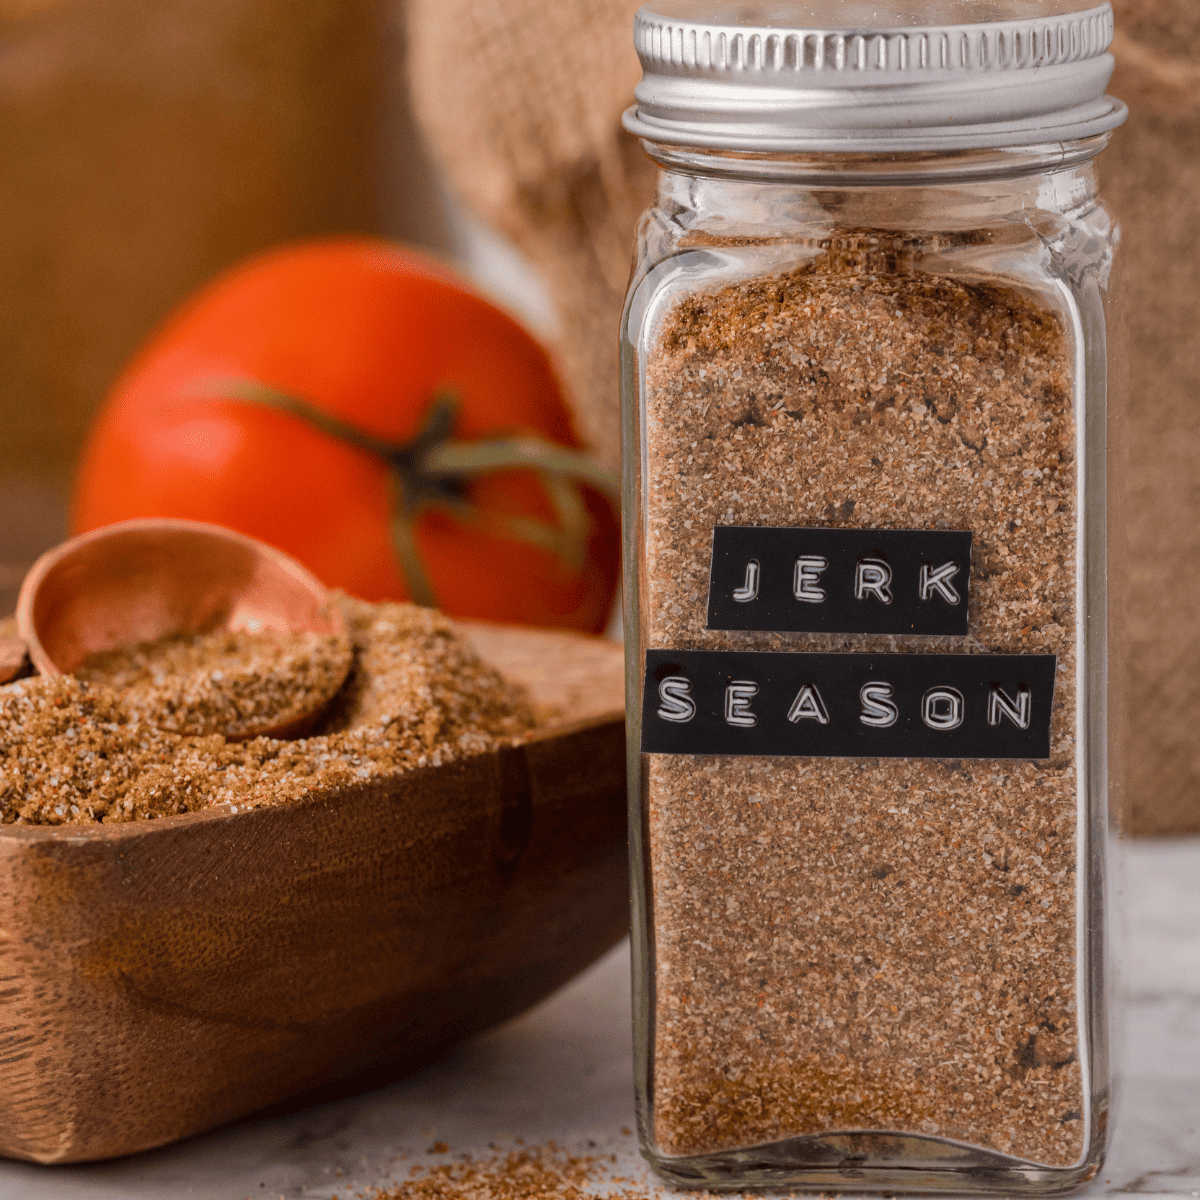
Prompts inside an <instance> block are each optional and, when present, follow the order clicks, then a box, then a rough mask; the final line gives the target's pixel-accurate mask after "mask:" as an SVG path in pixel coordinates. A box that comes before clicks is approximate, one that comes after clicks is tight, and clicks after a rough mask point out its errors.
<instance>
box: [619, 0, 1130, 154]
mask: <svg viewBox="0 0 1200 1200" xmlns="http://www.w3.org/2000/svg"><path fill="white" fill-rule="evenodd" d="M1008 2H1009V4H1010V6H1014V5H1015V6H1016V8H1017V10H1018V11H1021V10H1022V9H1024V10H1027V9H1028V8H1029V7H1031V6H1030V4H1029V3H1028V0H1008ZM830 7H831V5H830V4H829V3H828V0H826V2H825V3H823V4H821V3H818V4H817V5H816V6H815V7H814V5H813V4H812V3H811V0H810V3H808V4H798V3H791V4H787V3H775V4H768V5H763V4H749V3H737V2H734V3H719V2H717V3H714V0H707V2H705V0H659V3H657V4H654V5H648V6H646V7H644V8H642V9H641V10H640V11H639V12H638V14H637V18H636V20H635V22H634V40H635V44H636V47H637V52H638V57H639V58H640V59H641V62H642V72H643V75H642V82H641V83H640V84H639V85H638V87H637V91H636V93H635V95H636V99H637V103H636V104H635V105H634V106H633V107H632V108H631V109H629V111H628V112H626V114H625V128H626V129H628V130H629V131H630V132H631V133H634V134H636V135H637V136H638V137H641V138H645V139H646V140H648V141H651V142H659V143H665V144H668V145H678V146H694V147H700V148H710V149H718V150H719V149H725V150H732V151H763V152H773V151H775V152H778V151H821V150H828V151H835V152H854V151H863V152H869V151H880V152H897V151H898V152H903V151H926V150H970V149H998V148H1003V147H1010V146H1022V145H1033V144H1038V143H1046V142H1064V141H1072V140H1075V139H1079V138H1087V137H1091V136H1093V135H1096V134H1101V133H1106V132H1108V131H1109V130H1112V129H1115V128H1116V127H1117V126H1118V125H1119V124H1120V123H1121V122H1122V121H1123V120H1124V119H1125V116H1126V108H1125V106H1124V105H1123V104H1122V103H1121V102H1120V101H1119V100H1116V99H1114V98H1113V97H1111V96H1106V95H1105V94H1104V90H1105V88H1106V87H1107V86H1108V81H1109V78H1110V77H1111V75H1112V71H1113V65H1114V63H1113V56H1112V54H1110V53H1109V50H1108V48H1109V45H1110V43H1111V42H1112V36H1113V16H1112V7H1111V5H1110V4H1108V3H1105V4H1101V5H1098V6H1097V7H1095V8H1089V9H1087V10H1085V11H1080V12H1061V11H1060V12H1059V13H1058V15H1054V16H1032V17H1031V16H1024V17H1017V18H1016V19H1008V20H978V21H971V22H970V23H965V24H921V23H918V22H919V20H920V19H921V18H920V16H919V15H917V16H914V14H912V13H906V12H905V11H904V9H902V8H899V7H897V8H891V9H885V6H884V5H882V4H880V5H876V4H875V3H873V2H871V0H850V3H846V2H845V0H842V2H841V3H839V4H837V5H833V6H832V8H833V10H834V11H835V12H837V13H838V15H839V16H842V17H843V18H846V17H848V18H850V19H851V20H853V19H854V18H856V17H867V16H874V17H876V18H877V19H878V23H867V22H864V23H863V24H853V25H851V24H849V22H847V24H845V25H839V26H830V25H828V24H825V23H822V24H820V25H819V26H815V27H814V26H812V25H808V24H806V23H804V21H805V18H810V19H811V18H812V17H813V16H814V15H816V14H819V13H821V12H822V11H828V10H829V9H830ZM1062 7H1063V5H1062V0H1057V3H1055V2H1054V0H1041V3H1040V11H1042V12H1043V13H1044V12H1045V11H1046V10H1047V9H1050V10H1051V11H1054V10H1055V9H1061V8H1062ZM881 9H884V10H885V12H886V13H887V15H881ZM964 10H965V12H966V15H974V14H975V13H977V12H981V11H982V12H996V11H997V4H996V2H995V0H992V2H991V3H984V0H942V3H941V4H940V6H939V5H938V4H931V5H927V6H926V7H925V14H926V15H928V14H929V13H930V12H932V13H933V14H934V15H935V16H936V15H937V14H938V13H939V12H940V13H952V14H955V15H957V14H962V13H963V12H964ZM1000 11H1002V12H1003V11H1004V10H1003V9H1001V10H1000ZM1009 11H1010V12H1011V11H1012V9H1011V7H1010V9H1009ZM680 14H686V15H680ZM704 15H707V16H709V17H711V18H714V19H712V20H701V19H697V18H698V17H700V16H704ZM896 17H899V18H900V21H904V22H905V23H899V22H897V23H894V24H893V23H891V20H894V19H895V18H896Z"/></svg>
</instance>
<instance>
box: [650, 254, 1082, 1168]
mask: <svg viewBox="0 0 1200 1200" xmlns="http://www.w3.org/2000/svg"><path fill="white" fill-rule="evenodd" d="M868 240H869V239H864V244H865V243H866V242H867V241H868ZM881 268H882V269H881ZM656 338H657V340H656V341H655V343H654V347H653V349H652V351H651V352H650V353H649V354H648V355H647V360H646V363H645V396H646V406H647V412H646V428H647V433H646V440H647V456H646V471H647V475H648V478H647V486H648V498H647V527H646V551H645V554H646V567H645V578H644V581H643V582H644V587H645V590H646V595H647V600H646V606H647V614H648V616H647V619H646V624H645V628H644V634H645V637H646V644H647V645H648V646H649V647H651V648H655V647H661V648H668V647H673V648H679V649H759V650H767V649H788V650H808V651H886V652H901V651H903V652H908V653H921V652H941V653H946V652H961V653H972V652H975V653H978V652H984V651H990V652H1006V653H1017V652H1019V653H1038V652H1041V653H1053V654H1056V655H1057V656H1058V682H1057V686H1056V692H1055V700H1054V713H1053V723H1052V749H1051V757H1050V759H1049V760H1048V761H1036V762H1033V761H1024V762H1021V761H999V760H990V761H984V760H964V761H943V760H928V759H926V760H906V759H833V758H830V759H819V758H807V759H806V758H790V759H789V758H734V757H715V756H703V755H698V756H668V755H650V756H648V759H649V761H648V764H647V771H648V783H647V792H646V795H647V806H648V853H649V863H650V874H651V878H652V898H651V916H650V920H651V925H652V930H653V953H654V969H655V983H656V991H655V1000H654V1004H655V1007H654V1025H653V1044H652V1090H653V1135H654V1139H655V1141H656V1143H657V1146H658V1149H659V1150H660V1152H662V1153H663V1154H666V1155H672V1156H674V1155H698V1154H705V1153H709V1152H715V1151H718V1150H722V1149H727V1148H732V1147H738V1146H752V1145H756V1144H761V1143H769V1142H774V1141H778V1140H781V1139H784V1138H788V1137H792V1136H798V1135H806V1134H821V1133H826V1132H832V1131H837V1130H881V1131H884V1130H888V1131H907V1132H913V1133H918V1134H921V1133H923V1134H930V1135H935V1136H939V1137H944V1138H950V1139H954V1140H956V1141H961V1142H966V1143H969V1144H972V1145H975V1146H979V1147H984V1148H989V1149H992V1150H996V1151H1000V1152H1002V1153H1005V1154H1010V1155H1014V1156H1017V1157H1019V1158H1022V1159H1028V1160H1034V1161H1037V1162H1041V1163H1045V1164H1050V1165H1055V1166H1065V1165H1069V1164H1071V1163H1073V1162H1075V1161H1077V1160H1078V1158H1079V1157H1080V1155H1081V1152H1082V1150H1083V1121H1082V1120H1081V1113H1082V1111H1083V1107H1084V1103H1083V1090H1082V1079H1081V1073H1080V1067H1079V1063H1078V1061H1077V1029H1076V1024H1077V1021H1076V974H1075V972H1076V956H1075V939H1076V912H1075V907H1076V891H1075V866H1076V863H1075V858H1076V842H1075V831H1076V808H1077V803H1078V801H1077V797H1076V775H1075V758H1074V756H1075V741H1074V731H1075V703H1074V694H1073V689H1074V686H1075V685H1074V680H1075V644H1074V633H1073V631H1074V628H1075V622H1076V612H1075V605H1076V599H1075V587H1076V571H1075V553H1076V545H1075V543H1076V538H1075V522H1076V511H1075V500H1074V495H1075V487H1076V480H1075V452H1074V444H1075V435H1076V433H1075V425H1074V419H1073V412H1072V404H1073V389H1072V378H1071V363H1072V353H1073V351H1072V346H1071V344H1070V341H1069V339H1068V338H1067V336H1066V335H1065V333H1064V327H1063V324H1062V323H1061V321H1060V319H1059V317H1058V316H1056V315H1055V314H1054V313H1052V312H1051V311H1049V310H1048V309H1047V308H1045V307H1043V305H1042V304H1041V303H1040V302H1038V301H1036V300H1034V299H1032V298H1030V297H1028V296H1026V295H1025V294H1023V293H1021V292H1019V291H1017V290H1015V289H1012V288H1009V287H1007V286H1004V285H998V284H996V283H982V282H969V281H966V280H963V279H959V278H948V277H940V276H935V275H932V274H926V273H922V272H921V271H919V270H916V269H913V268H912V267H911V266H909V267H905V266H904V264H903V263H898V262H896V261H894V260H893V261H892V262H890V263H883V262H881V261H880V260H879V259H878V258H874V257H872V256H870V255H867V254H865V253H864V254H859V253H857V252H856V251H855V247H854V239H853V238H852V237H847V238H846V239H843V242H842V249H840V250H839V251H838V252H836V253H834V252H828V253H825V254H822V255H821V256H819V257H817V258H816V259H814V260H811V261H810V262H808V263H807V264H805V265H804V266H802V267H799V268H797V269H794V270H791V271H790V272H787V273H782V274H780V275H777V276H773V277H769V278H761V277H760V278H756V279H751V280H749V281H746V282H741V283H736V284H733V285H730V286H726V287H724V288H722V289H720V290H714V291H712V292H710V293H703V294H692V295H691V296H689V297H687V298H685V299H683V300H681V301H678V302H677V303H676V304H675V306H674V307H673V308H672V309H670V310H669V311H667V312H666V314H665V315H664V317H663V318H662V321H661V324H660V325H659V326H658V329H657V333H656ZM717 524H744V525H787V526H794V527H802V526H827V527H869V528H882V529H887V528H892V529H898V528H914V529H934V528H952V529H969V530H971V531H972V532H973V534H974V551H973V553H974V558H973V564H972V582H971V589H972V591H971V602H970V625H969V636H968V637H967V638H965V639H955V638H943V637H933V638H931V637H922V638H915V637H884V636H864V635H853V636H851V635H812V634H794V633H793V634H770V633H727V632H718V631H708V630H706V629H705V620H706V601H707V586H708V573H709V566H710V563H709V559H710V552H711V541H712V531H713V527H714V526H715V525H717Z"/></svg>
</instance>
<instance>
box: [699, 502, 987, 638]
mask: <svg viewBox="0 0 1200 1200" xmlns="http://www.w3.org/2000/svg"><path fill="white" fill-rule="evenodd" d="M970 574H971V534H970V533H969V532H966V531H962V530H956V529H955V530H943V529H776V528H770V527H759V526H747V525H718V526H717V527H716V528H715V529H714V530H713V552H712V572H711V574H710V576H709V588H708V628H709V629H736V630H745V629H761V630H770V631H792V632H797V633H918V634H943V635H950V636H952V637H964V636H965V635H966V632H967V599H968V590H969V583H970Z"/></svg>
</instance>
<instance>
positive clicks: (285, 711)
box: [72, 629, 353, 740]
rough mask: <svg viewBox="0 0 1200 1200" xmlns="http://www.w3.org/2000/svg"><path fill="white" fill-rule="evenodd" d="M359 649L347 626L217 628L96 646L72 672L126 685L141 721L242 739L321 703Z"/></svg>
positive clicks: (126, 697) (131, 708) (124, 692)
mask: <svg viewBox="0 0 1200 1200" xmlns="http://www.w3.org/2000/svg"><path fill="white" fill-rule="evenodd" d="M352 653H353V651H352V649H351V646H350V640H349V639H348V638H347V637H344V636H342V635H340V634H327V633H313V632H310V631H300V632H291V631H282V630H262V631H260V632H252V631H250V630H246V629H237V630H232V629H218V630H213V631H211V632H207V633H177V634H170V635H168V636H167V637H162V638H158V639H157V640H155V641H152V642H138V643H137V644H136V645H133V646H120V647H117V648H116V649H113V650H102V651H99V652H97V653H94V654H89V655H88V656H87V658H85V659H84V660H83V662H82V663H80V664H79V666H77V667H76V668H75V670H74V671H73V672H72V674H73V675H74V676H75V678H76V679H79V680H82V681H83V682H85V683H98V684H103V685H105V686H106V687H110V688H113V689H114V690H116V691H117V692H119V693H120V694H121V697H122V702H123V706H124V708H125V710H126V711H127V712H128V713H129V714H130V715H131V716H133V717H136V718H137V719H138V720H139V721H146V722H148V723H150V724H153V725H157V726H158V728H159V729H163V730H166V731H168V732H170V733H183V734H188V735H190V736H192V737H204V736H205V735H207V734H212V733H221V734H224V735H225V736H226V737H228V738H232V739H234V740H237V739H239V738H242V737H245V736H247V735H248V734H252V733H253V732H255V731H260V730H266V729H270V728H273V727H275V726H279V725H282V724H284V723H285V722H287V721H291V720H295V719H296V718H298V717H301V716H303V715H304V714H305V713H308V712H312V711H313V710H314V709H317V708H319V707H320V705H321V704H322V702H323V701H324V700H326V699H327V698H328V697H329V696H330V695H331V694H332V693H333V692H335V691H336V690H337V688H338V685H339V684H340V683H341V681H342V680H343V679H345V677H346V672H347V671H348V670H349V667H350V659H351V655H352Z"/></svg>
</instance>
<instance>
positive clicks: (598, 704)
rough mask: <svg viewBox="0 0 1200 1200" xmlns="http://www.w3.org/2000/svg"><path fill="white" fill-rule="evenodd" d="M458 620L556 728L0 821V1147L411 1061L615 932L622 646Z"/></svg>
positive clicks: (84, 1133) (125, 1127)
mask: <svg viewBox="0 0 1200 1200" xmlns="http://www.w3.org/2000/svg"><path fill="white" fill-rule="evenodd" d="M464 629H466V630H467V632H468V633H469V636H470V637H471V638H472V640H474V641H475V643H476V645H477V647H478V648H479V650H480V652H481V653H482V654H483V656H484V657H485V658H487V659H488V660H489V661H491V662H493V663H494V664H495V665H496V666H498V667H499V668H500V669H501V670H502V671H504V672H505V674H507V675H508V676H509V677H510V678H513V679H516V680H518V681H520V682H523V683H525V684H527V685H528V686H529V687H530V689H531V691H532V692H533V694H534V698H535V699H536V700H539V701H541V702H544V703H556V704H559V705H562V706H563V708H564V711H565V717H566V719H565V720H564V721H563V723H561V724H559V725H556V726H555V727H553V728H548V729H545V730H543V731H542V732H541V733H539V734H538V735H537V736H535V737H534V738H532V739H531V740H530V741H528V742H527V743H525V744H524V745H522V746H519V747H516V748H506V749H503V750H500V751H498V752H493V753H488V754H483V755H479V756H476V757H474V758H470V759H467V760H464V761H462V762H459V763H455V764H452V765H450V766H446V767H440V768H436V769H429V770H424V771H415V772H412V773H411V774H407V775H404V776H400V777H397V778H395V779H394V780H392V781H390V782H384V783H379V782H375V783H365V784H362V785H359V786H355V787H347V788H346V789H344V791H343V792H341V793H340V794H339V795H336V796H333V797H325V798H322V799H313V800H309V801H301V802H299V803H296V804H291V805H286V806H280V807H277V808H260V809H253V810H250V811H243V812H240V813H237V814H233V813H230V812H229V810H228V809H227V808H222V809H217V810H212V811H204V812H198V813H189V814H184V815H182V816H174V817H166V818H162V819H159V820H155V821H139V822H135V823H132V824H123V825H95V826H80V825H72V826H58V827H47V828H43V827H36V826H15V825H5V826H0V977H2V978H3V979H4V981H5V982H4V986H3V988H0V1030H2V1033H0V1153H3V1154H6V1155H10V1156H12V1157H16V1158H25V1159H32V1160H35V1161H37V1162H45V1163H65V1162H79V1161H84V1160H88V1159H98V1158H107V1157H111V1156H113V1155H119V1154H128V1153H131V1152H133V1151H137V1150H144V1149H148V1148H150V1147H152V1146H159V1145H162V1144H163V1143H165V1142H170V1141H173V1140H174V1139H176V1138H181V1137H185V1136H186V1135H188V1134H191V1133H196V1132H198V1131H200V1130H203V1129H208V1128H211V1127H212V1126H214V1125H217V1124H220V1123H221V1122H224V1121H228V1120H230V1119H231V1118H234V1117H238V1116H240V1115H242V1114H244V1113H249V1112H252V1111H254V1110H255V1109H259V1108H262V1107H264V1106H267V1105H270V1104H272V1103H274V1102H276V1101H279V1100H282V1099H283V1098H285V1097H288V1096H292V1095H294V1094H296V1093H301V1092H305V1091H307V1090H309V1089H314V1088H319V1087H321V1086H323V1085H327V1084H329V1083H331V1082H332V1081H335V1080H340V1079H345V1078H346V1077H348V1076H355V1075H358V1074H359V1073H361V1072H364V1071H369V1070H373V1069H379V1068H387V1069H390V1070H395V1071H401V1070H404V1069H408V1068H411V1067H414V1066H417V1065H419V1064H422V1063H424V1062H426V1061H428V1060H429V1059H431V1058H433V1057H434V1056H436V1055H437V1054H439V1053H440V1052H441V1051H443V1050H445V1049H446V1048H447V1047H449V1046H450V1045H452V1044H453V1043H455V1042H457V1041H460V1040H461V1039H463V1038H466V1037H469V1036H471V1035H472V1034H474V1033H477V1032H479V1031H480V1030H483V1029H486V1028H488V1027H489V1026H491V1025H495V1024H496V1023H498V1022H500V1021H504V1020H506V1019H508V1018H509V1017H512V1016H515V1015H516V1014H517V1013H519V1012H521V1011H522V1010H523V1009H525V1008H528V1007H529V1006H530V1005H532V1004H534V1003H536V1002H537V1001H538V1000H540V999H542V998H543V997H545V996H547V995H549V994H550V993H551V992H553V991H554V990H555V989H556V988H558V987H559V986H560V985H561V984H563V983H565V982H566V981H567V980H568V979H570V978H571V977H572V976H573V975H575V974H576V973H577V972H578V971H580V970H582V969H583V968H584V967H585V966H587V965H588V964H589V963H591V962H592V961H593V960H594V959H596V958H597V957H598V956H599V955H601V954H602V953H603V952H604V951H605V950H607V949H608V948H609V947H611V946H612V945H614V944H615V943H616V942H617V941H618V940H619V939H620V938H621V937H622V936H623V935H624V933H625V931H626V929H627V928H628V884H627V869H626V845H625V842H626V839H625V754H624V712H623V705H624V693H623V683H622V666H621V651H620V648H619V647H618V646H616V645H613V644H611V643H606V642H600V641H599V640H597V639H591V638H583V637H577V636H573V635H570V634H562V633H543V632H539V631H528V630H510V629H502V628H498V627H487V626H473V627H464Z"/></svg>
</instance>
